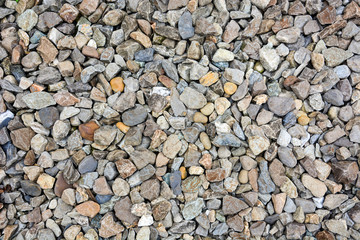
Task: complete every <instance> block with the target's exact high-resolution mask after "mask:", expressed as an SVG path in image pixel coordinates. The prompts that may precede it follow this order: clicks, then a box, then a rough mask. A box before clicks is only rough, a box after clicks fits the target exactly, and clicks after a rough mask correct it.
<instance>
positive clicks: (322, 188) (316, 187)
mask: <svg viewBox="0 0 360 240" xmlns="http://www.w3.org/2000/svg"><path fill="white" fill-rule="evenodd" d="M301 182H302V183H303V184H304V186H305V187H306V188H307V189H309V190H310V191H311V193H312V194H313V195H314V196H315V197H323V196H324V195H325V193H326V191H327V187H326V185H325V183H323V182H321V181H320V180H317V179H315V178H313V177H311V176H310V175H308V174H303V175H302V177H301Z"/></svg>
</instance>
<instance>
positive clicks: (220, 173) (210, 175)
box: [206, 168, 226, 182]
mask: <svg viewBox="0 0 360 240" xmlns="http://www.w3.org/2000/svg"><path fill="white" fill-rule="evenodd" d="M225 177H226V171H225V169H223V168H217V169H211V170H206V179H207V180H208V181H209V182H219V181H222V180H224V179H225Z"/></svg>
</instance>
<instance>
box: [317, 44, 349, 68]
mask: <svg viewBox="0 0 360 240" xmlns="http://www.w3.org/2000/svg"><path fill="white" fill-rule="evenodd" d="M322 54H323V55H324V58H325V60H326V65H327V66H329V67H336V66H338V65H340V64H341V63H343V62H344V61H345V60H347V59H349V58H351V57H352V56H353V53H351V52H350V51H345V50H343V49H340V48H337V47H331V48H327V49H325V50H323V52H322Z"/></svg>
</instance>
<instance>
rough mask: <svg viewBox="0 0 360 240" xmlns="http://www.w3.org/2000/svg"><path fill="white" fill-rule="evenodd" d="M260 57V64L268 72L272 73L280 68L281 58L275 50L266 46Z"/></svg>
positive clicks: (262, 49) (261, 50)
mask: <svg viewBox="0 0 360 240" xmlns="http://www.w3.org/2000/svg"><path fill="white" fill-rule="evenodd" d="M259 56H260V62H261V64H262V66H263V67H264V68H265V69H266V70H268V71H270V72H272V71H275V70H276V69H277V68H278V65H279V64H280V57H279V55H278V54H277V52H276V50H275V49H273V48H271V47H269V46H264V47H263V48H261V49H260V51H259Z"/></svg>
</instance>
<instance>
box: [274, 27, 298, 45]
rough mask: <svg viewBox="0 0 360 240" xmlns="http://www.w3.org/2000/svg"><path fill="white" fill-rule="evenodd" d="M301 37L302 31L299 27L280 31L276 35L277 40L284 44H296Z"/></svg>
mask: <svg viewBox="0 0 360 240" xmlns="http://www.w3.org/2000/svg"><path fill="white" fill-rule="evenodd" d="M299 37H300V29H299V28H297V27H291V28H286V29H283V30H280V31H279V32H278V33H277V34H276V39H277V40H278V41H279V42H283V43H296V42H297V40H298V39H299Z"/></svg>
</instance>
